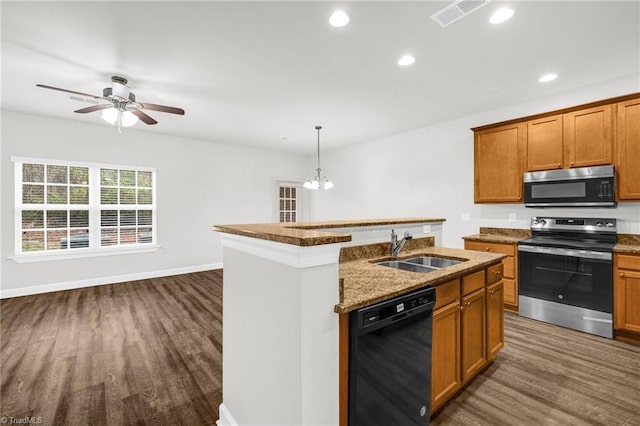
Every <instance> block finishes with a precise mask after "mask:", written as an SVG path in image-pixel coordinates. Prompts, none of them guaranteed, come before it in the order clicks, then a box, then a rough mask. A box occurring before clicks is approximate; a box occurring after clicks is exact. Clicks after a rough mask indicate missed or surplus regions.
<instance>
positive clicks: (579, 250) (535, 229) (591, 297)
mask: <svg viewBox="0 0 640 426" xmlns="http://www.w3.org/2000/svg"><path fill="white" fill-rule="evenodd" d="M616 225H617V224H616V219H595V218H566V217H539V216H538V217H532V218H531V233H532V238H529V239H527V240H523V241H521V242H520V243H519V244H518V287H519V289H518V301H519V305H520V307H519V312H520V315H521V316H524V317H528V318H533V319H536V320H540V321H545V322H550V323H553V324H557V325H561V326H564V327H569V328H573V329H575V330H580V331H584V332H587V333H591V334H597V335H600V336H604V337H608V338H612V337H613V246H614V245H615V244H616V240H617V234H616V233H617V226H616Z"/></svg>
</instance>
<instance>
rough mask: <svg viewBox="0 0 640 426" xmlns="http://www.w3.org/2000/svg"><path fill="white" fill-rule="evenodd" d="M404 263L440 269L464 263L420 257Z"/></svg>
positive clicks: (441, 258) (439, 258) (406, 260)
mask: <svg viewBox="0 0 640 426" xmlns="http://www.w3.org/2000/svg"><path fill="white" fill-rule="evenodd" d="M403 262H407V263H412V264H415V265H421V266H429V267H431V268H438V269H439V268H446V267H447V266H453V265H457V264H458V263H462V262H463V261H462V260H455V259H445V258H443V257H431V256H420V257H414V258H411V259H405V260H403Z"/></svg>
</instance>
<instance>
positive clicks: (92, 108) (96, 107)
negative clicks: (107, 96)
mask: <svg viewBox="0 0 640 426" xmlns="http://www.w3.org/2000/svg"><path fill="white" fill-rule="evenodd" d="M112 106H113V105H112V104H100V105H93V106H90V107H86V108H81V109H78V110H75V111H73V112H79V113H80V114H86V113H87V112H94V111H100V110H101V109H107V108H111V107H112Z"/></svg>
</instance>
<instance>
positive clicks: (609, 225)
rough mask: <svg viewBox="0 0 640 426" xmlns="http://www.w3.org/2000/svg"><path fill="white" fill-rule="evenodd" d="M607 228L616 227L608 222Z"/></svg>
mask: <svg viewBox="0 0 640 426" xmlns="http://www.w3.org/2000/svg"><path fill="white" fill-rule="evenodd" d="M606 226H608V227H613V226H614V225H613V222H607V225H606Z"/></svg>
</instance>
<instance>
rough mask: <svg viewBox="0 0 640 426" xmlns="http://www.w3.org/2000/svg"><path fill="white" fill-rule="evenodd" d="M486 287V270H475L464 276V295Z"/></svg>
mask: <svg viewBox="0 0 640 426" xmlns="http://www.w3.org/2000/svg"><path fill="white" fill-rule="evenodd" d="M481 288H484V271H478V272H474V273H473V274H469V275H465V276H464V277H462V295H463V296H465V295H467V294H469V293H473V292H474V291H476V290H478V289H481Z"/></svg>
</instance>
